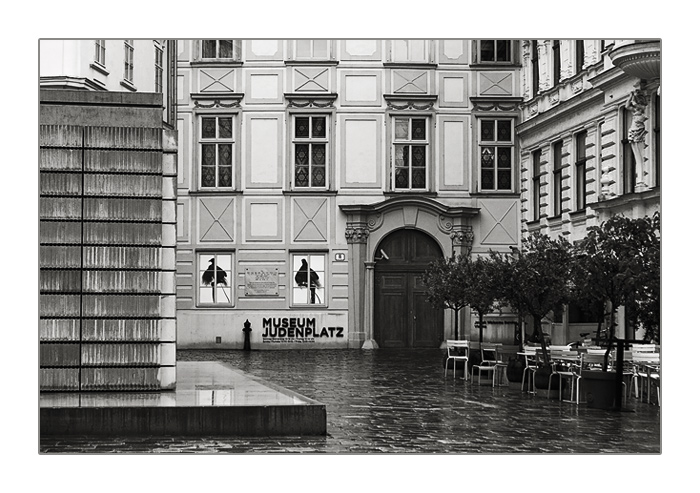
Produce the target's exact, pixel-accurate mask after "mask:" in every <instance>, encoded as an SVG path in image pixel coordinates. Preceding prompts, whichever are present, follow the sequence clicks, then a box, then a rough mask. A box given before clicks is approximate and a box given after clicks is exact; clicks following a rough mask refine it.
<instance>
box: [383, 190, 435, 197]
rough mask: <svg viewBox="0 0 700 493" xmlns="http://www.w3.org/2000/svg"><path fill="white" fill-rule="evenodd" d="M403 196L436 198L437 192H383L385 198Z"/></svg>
mask: <svg viewBox="0 0 700 493" xmlns="http://www.w3.org/2000/svg"><path fill="white" fill-rule="evenodd" d="M404 195H420V196H421V197H437V196H438V194H437V192H432V191H430V190H405V191H404V190H390V191H388V192H384V196H386V197H401V196H404Z"/></svg>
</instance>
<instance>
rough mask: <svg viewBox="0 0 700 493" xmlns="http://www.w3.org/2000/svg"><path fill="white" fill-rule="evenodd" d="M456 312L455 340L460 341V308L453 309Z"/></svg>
mask: <svg viewBox="0 0 700 493" xmlns="http://www.w3.org/2000/svg"><path fill="white" fill-rule="evenodd" d="M453 310H454V312H455V340H459V308H453Z"/></svg>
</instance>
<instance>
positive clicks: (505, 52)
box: [496, 40, 510, 62]
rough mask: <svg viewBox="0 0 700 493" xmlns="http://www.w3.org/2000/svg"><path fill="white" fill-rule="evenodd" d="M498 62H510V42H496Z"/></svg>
mask: <svg viewBox="0 0 700 493" xmlns="http://www.w3.org/2000/svg"><path fill="white" fill-rule="evenodd" d="M496 61H499V62H509V61H510V41H503V40H501V41H496Z"/></svg>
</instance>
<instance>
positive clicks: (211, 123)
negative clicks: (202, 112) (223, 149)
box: [202, 118, 216, 139]
mask: <svg viewBox="0 0 700 493" xmlns="http://www.w3.org/2000/svg"><path fill="white" fill-rule="evenodd" d="M202 138H203V139H215V138H216V118H202Z"/></svg>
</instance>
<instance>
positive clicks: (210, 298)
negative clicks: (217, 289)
mask: <svg viewBox="0 0 700 493" xmlns="http://www.w3.org/2000/svg"><path fill="white" fill-rule="evenodd" d="M199 302H200V303H214V289H213V288H212V287H209V286H207V287H200V288H199Z"/></svg>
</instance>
